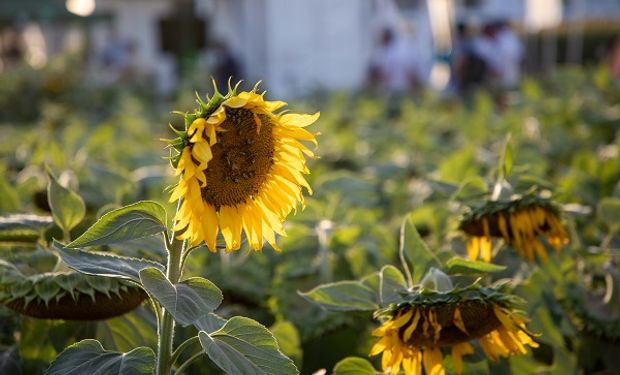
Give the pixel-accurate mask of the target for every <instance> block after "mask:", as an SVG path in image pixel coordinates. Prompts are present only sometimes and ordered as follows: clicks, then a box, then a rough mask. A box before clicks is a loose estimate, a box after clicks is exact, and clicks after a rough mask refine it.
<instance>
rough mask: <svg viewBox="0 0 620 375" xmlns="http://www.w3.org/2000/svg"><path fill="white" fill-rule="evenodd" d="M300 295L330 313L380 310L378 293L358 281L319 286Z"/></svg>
mask: <svg viewBox="0 0 620 375" xmlns="http://www.w3.org/2000/svg"><path fill="white" fill-rule="evenodd" d="M299 294H300V295H301V296H302V297H304V298H305V299H307V300H308V301H310V302H313V303H316V304H318V305H320V306H322V307H323V308H325V309H327V310H330V311H373V310H376V309H378V308H379V305H378V304H377V293H376V292H375V291H374V290H373V289H371V288H370V287H368V286H367V285H364V284H362V283H360V282H358V281H339V282H335V283H330V284H324V285H319V286H317V287H316V288H314V289H312V290H310V291H309V292H307V293H299Z"/></svg>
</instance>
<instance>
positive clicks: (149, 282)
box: [140, 267, 223, 325]
mask: <svg viewBox="0 0 620 375" xmlns="http://www.w3.org/2000/svg"><path fill="white" fill-rule="evenodd" d="M140 281H141V282H142V286H143V287H144V289H146V290H147V291H148V292H149V293H150V294H151V295H152V296H153V298H155V299H156V300H157V301H159V303H161V305H162V306H163V307H164V308H165V309H166V310H168V311H169V312H170V314H172V316H173V317H174V319H175V320H176V321H177V322H179V323H181V324H183V325H189V324H193V323H194V322H196V321H197V320H198V319H200V318H201V317H202V316H203V315H205V314H207V313H209V312H211V311H213V310H215V309H216V308H217V307H218V306H219V305H220V303H222V299H223V296H222V291H220V290H219V288H218V287H217V286H215V284H213V283H212V282H210V281H209V280H207V279H204V278H202V277H191V278H189V279H186V280H183V281H182V282H180V283H177V284H172V283H171V282H170V281H169V280H168V279H167V278H166V275H164V274H163V273H162V272H161V271H160V270H159V269H157V268H153V267H149V268H143V269H141V270H140Z"/></svg>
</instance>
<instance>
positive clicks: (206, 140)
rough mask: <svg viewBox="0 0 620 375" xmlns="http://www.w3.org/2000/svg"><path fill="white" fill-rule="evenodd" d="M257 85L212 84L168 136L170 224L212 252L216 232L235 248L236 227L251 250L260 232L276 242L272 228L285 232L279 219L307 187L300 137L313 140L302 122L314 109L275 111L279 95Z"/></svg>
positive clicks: (260, 240) (306, 150)
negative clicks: (174, 178) (274, 97)
mask: <svg viewBox="0 0 620 375" xmlns="http://www.w3.org/2000/svg"><path fill="white" fill-rule="evenodd" d="M257 86H258V85H257ZM257 86H255V87H254V89H253V90H251V91H242V92H237V91H238V85H237V86H235V87H234V88H233V87H230V86H229V90H228V93H227V94H226V95H222V94H220V93H219V92H218V90H217V88H216V87H215V85H214V87H215V93H214V95H213V97H211V98H207V99H208V100H207V102H204V101H202V100H201V99H200V98H199V99H198V104H199V105H200V107H199V108H198V109H197V110H196V111H195V112H194V113H191V114H184V117H185V130H184V131H177V135H178V138H176V139H174V140H171V141H170V145H171V146H172V149H173V150H176V152H174V155H172V156H171V161H172V165H173V167H174V168H175V170H176V174H177V175H180V180H179V182H178V184H177V185H176V186H175V187H174V188H173V189H172V194H171V197H170V201H171V202H174V201H180V206H179V210H178V212H177V214H176V216H175V218H174V220H175V222H176V224H175V230H177V231H180V232H181V234H180V235H179V238H180V239H187V240H188V241H189V242H190V243H191V244H192V245H198V244H200V243H201V242H204V243H205V244H206V245H207V247H208V248H209V250H211V251H213V252H215V251H216V240H217V236H218V233H219V232H221V234H222V237H223V238H224V242H225V244H226V250H237V249H239V248H240V245H241V231H242V230H243V232H245V235H246V238H247V240H248V243H249V245H250V246H251V247H252V249H253V250H260V249H262V247H263V243H264V240H266V241H267V242H268V243H269V244H270V245H271V246H272V247H273V248H274V249H276V250H279V247H278V245H277V244H276V240H275V235H276V234H280V235H285V232H284V229H283V227H282V223H283V221H284V220H285V219H286V217H287V216H288V214H289V213H290V212H291V211H292V210H294V209H296V207H297V204H298V203H300V202H301V203H302V204H303V200H304V197H303V192H302V187H304V188H305V189H306V190H307V191H308V192H310V193H312V190H311V188H310V185H309V184H308V182H307V181H306V179H305V177H304V175H305V174H308V173H310V171H309V170H308V168H307V166H306V157H310V158H313V157H314V153H313V152H312V151H311V150H310V149H309V148H308V147H307V146H306V145H304V144H303V143H302V142H311V143H313V144H314V145H315V146H316V145H317V142H316V139H315V135H316V134H313V133H311V132H309V131H307V130H306V129H305V127H307V126H308V125H311V124H312V123H314V122H315V121H316V120H317V119H318V117H319V113H315V114H314V115H305V114H293V113H284V112H282V111H279V110H280V109H281V108H282V107H284V106H286V103H285V102H281V101H267V100H265V99H264V95H265V93H264V92H262V93H259V92H257Z"/></svg>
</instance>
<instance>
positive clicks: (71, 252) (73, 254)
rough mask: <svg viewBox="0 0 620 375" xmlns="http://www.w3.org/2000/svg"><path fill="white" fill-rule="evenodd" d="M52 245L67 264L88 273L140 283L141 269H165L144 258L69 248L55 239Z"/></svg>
mask: <svg viewBox="0 0 620 375" xmlns="http://www.w3.org/2000/svg"><path fill="white" fill-rule="evenodd" d="M53 246H54V247H55V248H56V249H57V250H58V254H60V257H61V258H62V260H63V262H65V263H66V264H67V266H69V267H71V268H72V269H74V270H76V271H78V272H82V273H85V274H88V275H96V276H107V277H120V278H123V279H129V280H132V281H135V282H137V283H140V271H141V270H143V269H145V268H150V267H154V268H157V269H159V270H160V271H163V270H164V269H165V268H164V265H163V264H159V263H157V262H153V261H150V260H146V259H140V258H132V257H122V256H118V255H112V254H109V253H100V252H94V251H84V250H77V249H69V248H67V247H64V246H62V244H60V243H58V242H56V241H54V244H53Z"/></svg>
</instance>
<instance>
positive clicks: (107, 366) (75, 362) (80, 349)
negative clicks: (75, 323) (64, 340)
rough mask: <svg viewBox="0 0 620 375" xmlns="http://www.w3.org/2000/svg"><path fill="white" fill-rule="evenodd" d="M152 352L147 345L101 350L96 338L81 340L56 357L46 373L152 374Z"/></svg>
mask: <svg viewBox="0 0 620 375" xmlns="http://www.w3.org/2000/svg"><path fill="white" fill-rule="evenodd" d="M154 369H155V353H153V350H151V349H150V348H146V347H139V348H136V349H134V350H132V351H130V352H128V353H121V352H113V351H107V350H104V349H103V347H102V346H101V344H100V343H99V341H97V340H91V339H88V340H82V341H80V342H78V343H76V344H73V345H71V346H69V347H68V348H67V349H65V350H64V351H63V352H62V353H60V354H59V355H58V357H56V359H55V360H54V362H52V364H51V366H50V367H49V368H48V369H47V371H46V372H45V374H46V375H82V374H105V375H152V374H153V371H154Z"/></svg>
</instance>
